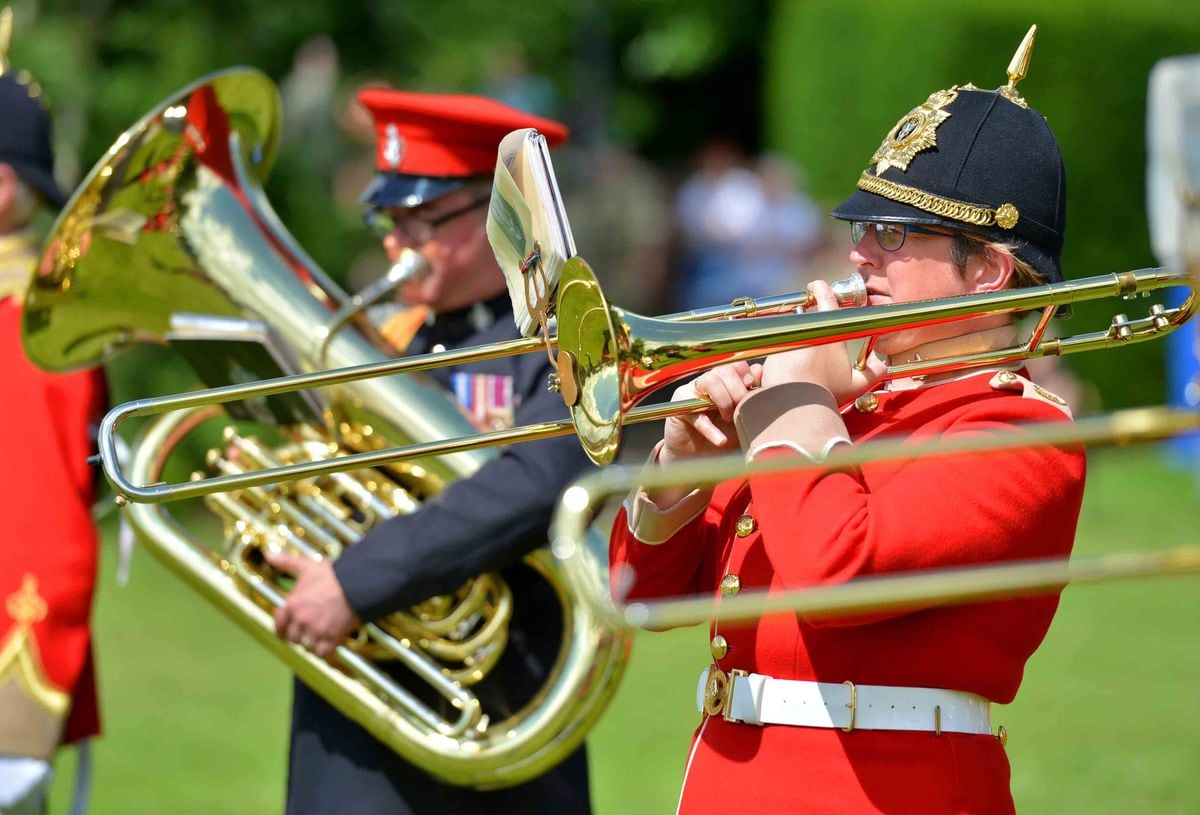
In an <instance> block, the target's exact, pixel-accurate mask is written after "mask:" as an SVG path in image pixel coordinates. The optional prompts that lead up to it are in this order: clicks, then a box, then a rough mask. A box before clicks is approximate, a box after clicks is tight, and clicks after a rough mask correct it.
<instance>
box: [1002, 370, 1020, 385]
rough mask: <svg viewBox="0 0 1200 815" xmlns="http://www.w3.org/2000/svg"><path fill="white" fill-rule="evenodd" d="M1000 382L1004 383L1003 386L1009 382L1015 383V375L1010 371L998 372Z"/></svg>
mask: <svg viewBox="0 0 1200 815" xmlns="http://www.w3.org/2000/svg"><path fill="white" fill-rule="evenodd" d="M1000 381H1001V382H1004V383H1005V384H1007V383H1009V382H1016V381H1017V375H1016V374H1014V373H1013V372H1012V371H1001V372H1000Z"/></svg>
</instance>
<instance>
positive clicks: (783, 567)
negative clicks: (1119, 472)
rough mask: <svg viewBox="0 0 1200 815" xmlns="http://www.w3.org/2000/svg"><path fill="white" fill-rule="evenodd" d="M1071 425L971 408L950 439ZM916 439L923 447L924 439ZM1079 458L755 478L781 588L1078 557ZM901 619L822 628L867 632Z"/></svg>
mask: <svg viewBox="0 0 1200 815" xmlns="http://www.w3.org/2000/svg"><path fill="white" fill-rule="evenodd" d="M1033 421H1067V419H1066V417H1065V416H1064V415H1063V414H1062V413H1061V412H1060V411H1058V410H1057V409H1055V408H1053V407H1051V406H1049V405H1046V404H1043V403H1039V402H1036V401H1034V400H1030V399H1023V398H1021V397H1019V396H1002V397H1000V398H993V399H984V400H979V401H977V402H974V403H972V404H970V405H968V406H966V407H964V408H962V409H961V410H960V411H959V412H958V413H957V414H956V415H954V416H952V417H950V418H949V420H948V421H947V423H946V424H945V425H943V426H942V427H941V429H940V431H939V435H940V437H941V438H945V439H947V440H949V439H955V438H963V437H968V436H979V435H985V434H993V433H1001V432H1004V431H1009V430H1012V429H1014V428H1015V427H1016V426H1017V425H1019V424H1023V423H1028V422H1033ZM928 437H929V434H928V433H924V434H923V433H916V434H914V435H913V437H912V438H913V439H914V440H920V439H922V438H924V439H927V438H928ZM1083 484H1084V456H1083V452H1082V450H1077V449H1075V450H1069V449H1061V448H1055V447H1033V448H1023V449H1017V450H1011V451H1006V452H996V453H985V454H980V453H973V454H969V455H953V456H934V457H924V458H918V459H913V460H910V461H907V462H878V463H874V464H866V465H863V466H862V467H855V468H847V469H842V470H837V471H830V472H815V471H808V472H805V471H802V472H798V473H795V474H789V475H784V476H756V477H752V478H751V479H750V489H751V492H752V495H753V503H754V513H755V515H756V517H757V518H758V522H759V528H760V529H761V533H762V538H763V544H764V546H765V549H766V552H767V554H768V557H769V559H770V561H771V564H772V566H773V568H774V570H775V575H776V581H777V584H778V585H781V586H782V587H784V588H788V589H794V588H799V587H804V586H812V585H818V584H830V583H840V582H844V581H846V580H850V579H852V578H855V577H860V576H864V575H874V574H881V573H889V572H904V571H910V570H919V569H931V568H944V567H952V566H963V565H969V564H979V563H989V562H995V561H1001V560H1010V559H1024V558H1037V557H1049V556H1054V555H1066V554H1068V553H1069V552H1070V550H1071V546H1072V543H1073V541H1074V535H1075V525H1076V522H1077V520H1078V516H1079V507H1080V503H1081V501H1082V497H1083ZM890 616H896V615H895V614H883V615H871V616H869V617H868V616H859V617H854V618H849V619H840V620H817V619H814V620H810V621H809V622H814V623H819V624H829V623H833V624H837V623H841V624H859V623H865V622H873V621H876V620H879V619H883V618H886V617H890Z"/></svg>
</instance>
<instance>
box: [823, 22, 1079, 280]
mask: <svg viewBox="0 0 1200 815" xmlns="http://www.w3.org/2000/svg"><path fill="white" fill-rule="evenodd" d="M1036 31H1037V26H1034V27H1033V28H1031V29H1029V33H1028V34H1026V35H1025V39H1024V40H1023V41H1022V42H1021V46H1020V48H1018V49H1017V53H1016V55H1015V56H1014V57H1013V61H1012V63H1010V65H1009V67H1008V77H1009V82H1008V85H1006V86H1005V87H1002V88H999V89H997V90H994V91H985V90H981V89H979V88H976V87H975V86H974V85H969V84H968V85H963V86H958V85H956V86H954V87H952V88H950V89H949V90H944V91H937V92H935V93H933V94H930V96H929V98H928V99H927V100H925V101H924V102H922V103H921V104H920V105H918V106H917V107H915V108H913V109H912V110H911V111H910V112H909V113H908V114H907V115H906V116H904V118H902V119H901V120H900V121H899V122H898V123H897V124H896V126H895V127H894V128H892V130H891V132H890V133H888V135H887V138H886V139H884V140H883V144H881V145H880V147H879V149H878V150H877V151H875V155H873V156H872V157H871V166H870V167H868V168H867V169H866V170H865V171H864V172H863V173H862V175H861V176H860V177H859V179H858V184H857V187H858V189H857V190H856V191H855V193H854V194H853V195H851V196H850V197H849V198H847V199H846V200H845V201H843V202H842V203H841V204H840V205H839V206H838V207H837V208H836V209H835V210H834V211H833V213H832V214H833V217H834V218H840V219H842V220H846V221H874V222H882V223H911V224H931V225H940V226H944V227H948V228H950V229H956V230H961V231H963V232H971V233H974V234H977V235H981V236H983V237H985V238H988V239H990V240H995V241H1002V242H1007V243H1011V244H1013V245H1014V246H1015V247H1016V249H1015V252H1014V254H1016V256H1017V257H1019V258H1020V259H1022V260H1024V261H1025V262H1026V263H1028V264H1029V265H1030V266H1032V267H1033V268H1034V269H1036V270H1038V271H1039V272H1041V273H1042V274H1043V275H1045V277H1046V279H1047V280H1048V281H1050V282H1057V281H1060V280H1062V268H1061V266H1060V262H1059V257H1060V255H1061V254H1062V247H1063V237H1064V235H1065V233H1066V226H1067V181H1066V172H1065V171H1064V168H1063V162H1062V154H1061V153H1060V152H1059V149H1058V142H1057V141H1056V140H1055V138H1054V134H1053V133H1052V132H1051V131H1050V126H1049V125H1047V124H1046V120H1045V118H1044V117H1043V116H1042V115H1041V114H1040V113H1038V112H1037V111H1036V110H1034V109H1033V108H1031V107H1029V106H1028V105H1027V104H1026V103H1025V100H1024V99H1022V98H1021V97H1020V96H1018V95H1017V91H1016V83H1017V82H1018V81H1019V80H1021V79H1022V78H1024V76H1025V71H1026V68H1027V67H1028V63H1029V54H1030V50H1031V49H1032V47H1033V39H1034V35H1035V32H1036Z"/></svg>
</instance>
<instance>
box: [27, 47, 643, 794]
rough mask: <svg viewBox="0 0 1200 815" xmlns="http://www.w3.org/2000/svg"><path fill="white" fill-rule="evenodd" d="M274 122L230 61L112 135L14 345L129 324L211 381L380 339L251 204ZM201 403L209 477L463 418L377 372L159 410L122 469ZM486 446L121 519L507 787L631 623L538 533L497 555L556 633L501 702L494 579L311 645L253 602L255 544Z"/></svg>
mask: <svg viewBox="0 0 1200 815" xmlns="http://www.w3.org/2000/svg"><path fill="white" fill-rule="evenodd" d="M280 121H281V104H280V99H279V94H278V91H277V89H276V88H275V86H274V84H273V83H272V82H271V81H270V80H269V79H268V78H267V77H266V76H264V75H263V74H261V73H259V72H257V71H253V70H248V69H231V70H228V71H223V72H220V73H217V74H213V75H210V76H208V77H205V78H204V79H201V80H199V81H197V82H196V83H194V84H192V85H190V86H189V87H187V88H184V89H183V90H181V91H179V92H178V93H176V94H175V95H174V96H172V97H171V98H170V99H168V100H167V101H165V102H164V103H162V104H161V105H159V106H158V107H156V108H155V109H154V110H152V111H151V112H149V113H148V114H146V115H145V116H144V117H143V118H142V119H141V120H140V121H139V122H137V123H136V124H135V125H134V126H133V127H132V128H130V129H129V130H127V131H126V132H125V133H123V134H122V135H121V136H120V137H119V138H118V139H117V141H116V142H115V143H114V144H113V146H112V147H111V148H110V149H109V151H108V152H107V154H106V155H105V156H104V158H103V159H102V160H101V161H100V162H99V163H98V164H97V165H96V167H94V168H93V169H92V171H91V172H90V173H89V174H88V176H87V177H86V179H85V180H84V181H83V183H82V184H81V185H80V186H79V188H78V189H77V190H76V192H75V193H74V195H73V196H72V198H71V200H70V202H69V203H68V205H67V207H66V208H65V209H64V210H63V213H62V214H61V215H60V216H59V219H58V221H57V222H56V224H55V227H54V231H53V233H52V235H51V237H50V238H49V240H48V242H47V244H46V248H45V250H44V253H43V256H42V258H41V261H40V263H39V266H38V269H37V272H36V274H35V277H34V279H33V281H32V283H31V286H30V290H29V293H28V297H27V300H26V305H25V316H24V320H25V322H24V325H23V334H24V341H25V346H26V350H27V353H28V354H29V356H30V358H31V359H33V360H34V361H35V362H36V363H37V364H39V365H40V366H42V367H44V368H49V369H53V370H69V369H74V368H80V367H85V366H89V365H94V364H97V363H100V362H104V361H106V360H109V359H111V358H112V357H113V356H114V355H116V354H117V353H118V352H120V351H121V350H123V349H125V348H127V347H129V346H132V345H134V344H138V343H146V342H150V343H156V344H165V345H168V346H171V347H173V348H175V349H176V350H178V351H179V352H180V353H181V355H182V356H183V357H184V358H185V359H186V360H187V361H188V362H189V363H190V364H191V366H192V367H193V368H194V369H195V371H196V373H197V374H198V375H199V376H200V378H201V379H203V380H204V381H205V383H206V384H208V385H210V386H216V385H224V384H235V383H242V382H247V381H253V380H257V379H261V378H263V377H266V376H272V375H276V376H277V375H281V374H296V373H304V372H310V371H314V370H320V369H323V368H325V367H328V366H330V365H335V366H355V365H365V364H370V363H377V362H379V361H381V360H384V359H386V358H387V357H388V356H389V355H390V354H389V351H390V349H389V347H388V345H387V343H386V342H385V341H384V340H383V339H382V338H381V337H380V336H379V334H378V332H377V331H375V329H374V328H373V327H372V325H371V324H370V322H369V321H368V320H366V319H364V317H363V314H362V308H360V306H362V305H364V304H366V301H365V300H363V299H362V298H361V297H360V298H352V297H350V296H348V295H347V294H346V293H345V292H344V291H342V290H341V289H340V288H339V286H338V285H336V284H335V283H334V282H333V281H332V280H331V279H330V278H329V276H328V275H326V274H325V273H324V272H323V271H322V270H321V269H320V268H318V266H317V265H316V264H315V263H314V262H313V261H312V260H311V259H310V258H309V257H308V255H307V254H306V253H305V252H304V250H303V249H301V247H300V246H299V245H298V244H297V242H296V241H295V240H294V239H293V238H292V236H291V235H289V233H288V232H287V231H286V230H285V229H284V227H283V226H282V224H281V223H280V221H279V219H278V217H277V216H276V214H275V213H274V211H273V210H272V208H271V206H270V204H269V203H268V201H267V200H266V197H265V195H264V193H263V190H262V186H261V184H262V180H263V179H264V178H265V177H266V176H267V174H268V173H269V172H270V168H271V166H272V163H273V161H274V158H275V153H276V148H277V144H278V140H279V134H280V130H279V128H280ZM214 419H217V420H219V422H220V424H222V425H225V426H226V429H225V430H224V433H223V435H222V436H221V438H220V440H219V442H218V443H217V444H215V445H214V447H213V448H212V450H210V452H209V453H208V456H207V458H208V465H209V468H210V469H211V470H215V471H216V472H218V473H234V472H246V471H248V470H251V469H254V468H260V467H271V466H277V465H279V464H280V463H283V462H296V461H316V460H322V459H328V458H335V457H338V456H341V455H345V454H348V453H361V452H366V451H371V450H377V449H380V448H382V447H385V446H387V445H389V444H396V443H413V442H416V443H420V442H422V441H429V440H432V439H441V438H446V437H450V436H462V435H467V434H470V433H471V432H473V428H472V426H471V425H470V423H469V422H468V421H467V419H466V418H465V417H464V416H462V414H461V413H460V412H459V411H458V409H457V407H456V406H455V404H454V402H453V401H452V399H451V397H450V396H449V395H448V394H447V393H445V392H444V391H443V390H442V389H441V388H440V387H438V386H437V385H436V384H434V383H433V382H432V381H427V380H425V379H423V378H421V377H419V376H404V377H388V378H386V379H371V380H364V381H358V382H351V383H346V384H341V385H338V386H335V387H332V388H329V389H327V390H326V391H323V392H321V393H320V394H316V395H314V394H311V393H305V394H296V393H292V394H279V395H272V396H268V397H263V398H261V399H252V400H248V401H247V402H245V403H243V404H241V405H240V406H236V407H230V408H229V409H228V413H221V412H219V411H218V410H217V409H214V408H211V407H204V408H198V409H195V410H190V411H181V412H177V413H174V414H171V415H168V416H165V417H163V418H161V419H156V420H154V421H153V422H151V423H149V424H148V425H147V426H146V427H144V428H143V430H142V432H141V434H140V436H139V438H138V440H137V441H136V442H135V444H134V447H133V450H132V453H131V457H130V463H129V467H130V472H131V473H132V474H133V476H134V477H135V478H137V479H139V480H140V482H141V483H150V482H154V481H157V480H159V479H161V478H163V473H164V470H167V469H168V468H177V467H178V466H179V464H178V459H180V458H183V457H185V456H187V455H188V453H189V452H191V451H193V450H194V449H195V448H196V447H197V445H196V443H195V442H194V440H193V439H194V436H195V433H194V431H196V430H201V431H205V432H210V428H211V425H212V423H213V420H214ZM210 435H211V432H210ZM488 455H489V453H488V452H487V451H482V450H474V451H465V452H457V453H453V454H450V455H445V456H441V457H439V458H436V459H429V458H427V459H421V460H419V461H417V462H407V463H405V464H403V465H387V466H381V467H376V468H372V469H370V470H366V471H357V472H354V473H334V474H329V475H323V476H317V477H313V478H310V479H305V480H301V481H297V482H294V483H291V484H288V485H284V486H279V487H251V488H246V489H240V490H237V491H234V492H231V493H222V494H217V495H212V496H209V497H207V498H206V499H205V503H206V504H207V508H208V509H209V510H211V511H212V512H214V513H215V514H216V516H217V517H218V518H220V520H221V524H220V526H221V527H222V528H223V532H222V533H221V534H220V535H219V536H218V537H219V538H220V541H219V542H218V543H215V544H213V543H209V542H206V541H205V540H203V539H201V537H199V536H196V535H193V534H191V533H190V532H189V531H188V530H187V528H186V527H187V526H188V525H185V524H184V523H183V522H181V521H180V519H179V517H178V516H177V515H172V514H171V513H169V512H168V511H167V510H166V509H165V508H164V507H162V506H160V505H148V504H133V505H130V506H128V508H127V513H128V516H127V517H128V519H129V521H130V523H131V524H132V526H133V527H134V529H135V530H136V532H137V533H138V534H139V537H140V538H141V539H142V540H143V541H144V542H145V543H146V545H148V546H149V548H150V550H151V552H152V553H153V554H154V555H155V556H156V557H157V558H159V559H160V560H161V561H162V562H164V563H165V564H166V565H167V566H168V567H169V568H170V569H171V570H172V571H174V572H175V573H176V574H177V575H179V576H180V577H182V578H183V579H184V580H185V581H186V582H187V583H189V584H190V585H191V586H192V587H193V588H194V589H196V590H197V591H199V592H200V593H201V594H202V595H203V596H204V597H205V598H206V599H208V600H209V601H211V602H212V603H214V604H215V605H216V606H218V607H219V608H220V609H221V610H222V611H223V612H225V613H226V614H227V615H228V616H229V617H231V618H232V619H233V620H234V621H235V622H236V623H237V624H238V625H240V626H241V627H242V628H243V629H245V630H246V631H247V632H248V633H250V634H251V635H252V636H253V637H255V638H256V639H257V640H258V641H259V642H260V643H261V644H262V645H263V646H264V647H266V648H267V649H268V650H269V651H271V652H272V653H273V654H275V655H276V656H277V657H278V658H280V659H282V660H283V661H284V662H285V663H286V664H287V665H288V666H289V668H290V669H291V670H292V671H293V672H294V673H295V674H296V675H297V676H298V677H299V678H300V679H301V680H303V681H304V682H305V683H307V684H308V685H309V686H310V687H312V688H313V689H314V690H315V691H316V692H318V693H319V694H321V695H322V696H323V697H324V698H325V699H326V700H327V701H328V702H330V703H331V704H332V705H333V706H334V707H336V708H337V709H338V710H339V711H340V712H341V713H343V714H344V715H345V716H347V717H348V718H350V719H352V720H354V721H356V722H357V723H359V724H360V725H362V726H363V727H364V728H366V729H367V730H368V731H369V732H370V733H372V734H373V735H374V736H375V737H376V738H378V739H379V740H380V741H382V742H383V743H384V744H386V745H388V746H389V747H390V748H391V749H393V750H394V751H395V752H396V753H398V754H399V755H400V756H401V757H403V758H404V759H405V760H406V761H408V762H409V763H411V764H414V765H416V766H418V767H420V768H422V769H423V770H425V771H427V772H429V773H430V774H432V775H434V776H436V777H438V778H439V779H442V780H444V781H446V782H448V783H453V784H458V785H464V786H473V787H479V788H497V787H505V786H510V785H513V784H518V783H521V782H523V781H527V780H529V779H531V778H533V777H535V776H537V775H539V774H541V773H543V772H545V771H546V770H547V769H549V768H550V767H552V766H553V765H555V764H556V763H558V762H559V761H560V760H562V759H564V758H565V757H566V756H567V755H569V754H570V753H571V752H572V751H573V750H574V749H575V748H576V747H577V746H578V745H579V744H580V743H581V742H582V740H583V738H584V736H585V734H586V732H587V731H588V729H589V728H590V727H591V725H592V724H594V723H595V721H596V720H597V719H598V718H599V716H600V714H601V713H602V711H603V709H604V707H605V704H606V703H607V702H608V700H609V699H610V698H611V696H612V694H613V692H614V691H615V689H616V685H617V682H618V680H619V678H620V676H621V673H622V671H623V668H624V664H625V661H626V659H627V656H628V652H629V647H630V643H631V638H630V635H629V634H628V633H626V632H621V631H617V630H615V629H613V628H611V627H609V626H607V625H605V624H604V623H603V622H601V621H600V620H599V619H598V618H597V617H595V616H594V614H593V613H592V612H591V611H590V610H589V609H588V607H587V606H586V604H582V603H579V602H577V601H576V599H575V597H576V595H577V594H578V591H577V589H576V588H575V587H574V586H573V585H572V584H571V581H570V579H569V578H568V577H567V575H566V573H564V572H563V571H562V570H561V569H560V567H559V566H558V565H557V563H556V561H555V560H554V558H552V557H550V556H549V554H548V553H547V552H546V550H545V549H542V550H539V551H537V552H534V553H533V554H531V555H528V556H526V557H525V558H524V560H523V561H522V562H521V563H520V564H519V565H518V566H516V567H514V568H516V569H520V570H522V574H521V580H520V582H522V583H524V582H526V580H534V581H538V582H540V583H541V584H543V585H541V586H540V588H539V590H540V591H549V592H551V593H552V594H553V595H554V596H555V597H557V598H558V601H559V605H560V607H561V611H562V613H561V618H560V619H559V620H557V621H549V623H548V624H549V625H554V626H557V628H558V629H559V630H561V636H560V644H559V649H558V653H557V657H556V659H555V661H554V665H553V668H552V670H551V671H550V674H549V675H548V677H547V679H546V681H545V683H544V684H543V686H542V687H539V688H534V689H531V690H530V693H529V695H528V699H527V700H525V701H524V704H523V705H521V706H518V708H517V709H516V710H515V711H500V710H491V709H489V708H488V706H487V704H486V703H485V702H483V701H482V700H481V699H482V697H481V696H480V695H477V694H476V693H475V692H473V690H472V688H473V687H475V686H476V685H477V684H478V683H480V682H481V681H485V680H486V677H487V675H488V673H489V671H490V670H492V668H493V667H494V666H495V664H496V660H497V659H498V658H499V655H500V654H501V652H502V649H503V647H504V645H505V642H506V637H507V633H508V630H509V623H510V621H511V619H512V617H513V615H514V613H516V611H515V609H519V607H520V604H521V602H522V601H521V598H520V596H519V595H518V594H517V593H516V592H514V591H513V589H512V587H511V586H510V585H509V581H508V580H506V577H505V575H502V574H499V573H489V574H485V575H479V576H477V577H475V578H473V579H472V580H470V581H468V583H467V584H466V585H464V586H463V587H461V588H460V589H458V590H457V591H455V592H454V593H453V594H451V595H446V596H440V597H435V598H432V599H430V600H428V601H425V602H423V603H421V604H419V605H418V606H416V607H413V608H410V609H405V610H403V611H401V612H398V613H395V614H392V615H388V616H387V617H386V618H384V619H380V620H374V621H371V622H369V623H367V624H365V625H364V626H363V628H362V630H361V631H359V632H357V634H356V635H355V636H354V637H352V638H351V639H350V640H348V641H347V642H346V643H344V644H343V645H341V646H339V647H338V649H337V650H336V652H335V654H334V656H333V657H331V658H330V659H329V660H324V659H321V658H318V657H316V656H315V655H313V654H311V653H309V652H308V651H306V650H304V649H302V648H300V647H298V646H295V645H293V644H291V643H288V642H285V641H283V640H281V639H280V638H278V637H277V636H276V635H275V630H274V623H273V620H272V616H271V612H272V610H273V608H274V607H276V606H277V605H278V604H280V603H281V602H282V601H283V599H284V597H285V596H286V591H287V585H286V583H285V582H284V581H282V580H281V579H280V577H279V576H278V575H276V574H275V573H274V572H273V571H272V570H271V569H270V567H269V566H267V565H266V564H265V562H264V559H263V556H262V555H263V552H264V551H267V550H271V551H289V552H293V553H297V554H301V555H304V556H307V557H312V558H326V557H336V556H337V554H338V553H339V552H340V551H342V550H343V548H344V547H345V546H348V545H353V543H354V541H355V540H357V539H358V538H359V537H361V535H362V534H364V532H365V531H366V530H367V529H369V528H370V527H371V526H372V525H373V524H375V523H378V522H379V521H381V520H384V519H386V518H387V517H390V516H392V515H395V514H397V513H404V512H411V511H413V510H414V509H416V508H417V507H419V506H420V504H421V502H422V501H424V500H425V499H427V498H429V497H430V496H432V495H434V494H436V493H437V492H438V491H439V490H440V489H441V487H442V486H443V485H444V484H446V483H447V482H449V481H452V480H455V479H458V478H462V477H464V476H467V475H470V474H471V473H472V472H474V471H475V470H476V469H477V468H478V467H479V466H480V465H481V464H482V463H483V462H484V461H486V460H487V458H488ZM189 469H190V467H189ZM395 676H401V677H403V678H402V679H399V680H398V679H396V678H394V677H395ZM447 711H449V713H448V714H447Z"/></svg>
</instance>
